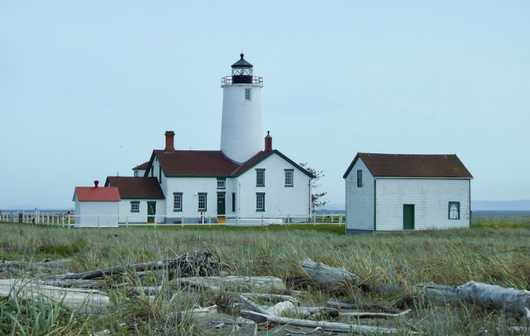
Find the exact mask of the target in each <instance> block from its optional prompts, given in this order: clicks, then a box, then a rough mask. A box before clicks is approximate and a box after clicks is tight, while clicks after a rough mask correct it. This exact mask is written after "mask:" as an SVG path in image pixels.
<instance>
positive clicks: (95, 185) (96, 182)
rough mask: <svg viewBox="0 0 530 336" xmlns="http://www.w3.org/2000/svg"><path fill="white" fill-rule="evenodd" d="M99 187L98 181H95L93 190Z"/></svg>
mask: <svg viewBox="0 0 530 336" xmlns="http://www.w3.org/2000/svg"><path fill="white" fill-rule="evenodd" d="M98 186H99V181H98V180H95V181H94V188H97V187H98Z"/></svg>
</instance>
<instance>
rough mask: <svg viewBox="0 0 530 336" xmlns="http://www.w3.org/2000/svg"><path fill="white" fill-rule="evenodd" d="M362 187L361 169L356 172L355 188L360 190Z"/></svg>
mask: <svg viewBox="0 0 530 336" xmlns="http://www.w3.org/2000/svg"><path fill="white" fill-rule="evenodd" d="M362 186H363V171H362V169H359V170H357V188H362Z"/></svg>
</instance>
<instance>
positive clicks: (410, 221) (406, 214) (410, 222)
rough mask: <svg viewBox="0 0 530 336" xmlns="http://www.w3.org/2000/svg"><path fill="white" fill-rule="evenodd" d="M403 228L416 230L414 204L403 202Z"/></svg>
mask: <svg viewBox="0 0 530 336" xmlns="http://www.w3.org/2000/svg"><path fill="white" fill-rule="evenodd" d="M403 229H404V230H414V204H403Z"/></svg>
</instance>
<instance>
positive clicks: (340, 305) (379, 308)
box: [326, 299, 400, 314]
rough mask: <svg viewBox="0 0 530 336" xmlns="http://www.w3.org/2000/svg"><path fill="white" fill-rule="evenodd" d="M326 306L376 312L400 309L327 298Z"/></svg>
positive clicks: (395, 312)
mask: <svg viewBox="0 0 530 336" xmlns="http://www.w3.org/2000/svg"><path fill="white" fill-rule="evenodd" d="M326 305H327V306H328V307H331V308H335V309H338V310H362V311H375V312H378V313H387V314H399V313H400V310H399V309H395V308H391V307H385V306H382V305H378V304H358V303H348V302H342V301H338V300H336V299H329V300H328V302H327V303H326Z"/></svg>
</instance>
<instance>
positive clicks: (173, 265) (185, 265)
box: [55, 251, 221, 280]
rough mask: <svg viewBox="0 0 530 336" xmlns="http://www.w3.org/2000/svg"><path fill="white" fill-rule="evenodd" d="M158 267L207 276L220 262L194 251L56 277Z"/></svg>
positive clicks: (90, 276) (98, 275)
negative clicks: (152, 260) (164, 258)
mask: <svg viewBox="0 0 530 336" xmlns="http://www.w3.org/2000/svg"><path fill="white" fill-rule="evenodd" d="M160 269H168V270H172V271H173V272H174V273H176V274H177V276H207V275H216V274H219V272H220V271H221V262H220V260H219V257H218V256H217V255H216V254H213V253H211V252H209V251H195V252H192V253H186V254H184V255H181V256H177V257H176V258H175V259H169V260H161V261H155V262H148V263H138V264H133V265H126V266H116V267H110V268H105V269H98V270H93V271H87V272H80V273H67V274H63V275H60V276H56V277H55V278H56V279H85V280H87V279H97V278H103V277H106V276H112V275H116V274H122V273H125V272H127V271H129V270H132V271H134V272H144V271H148V270H149V271H153V270H160Z"/></svg>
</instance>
